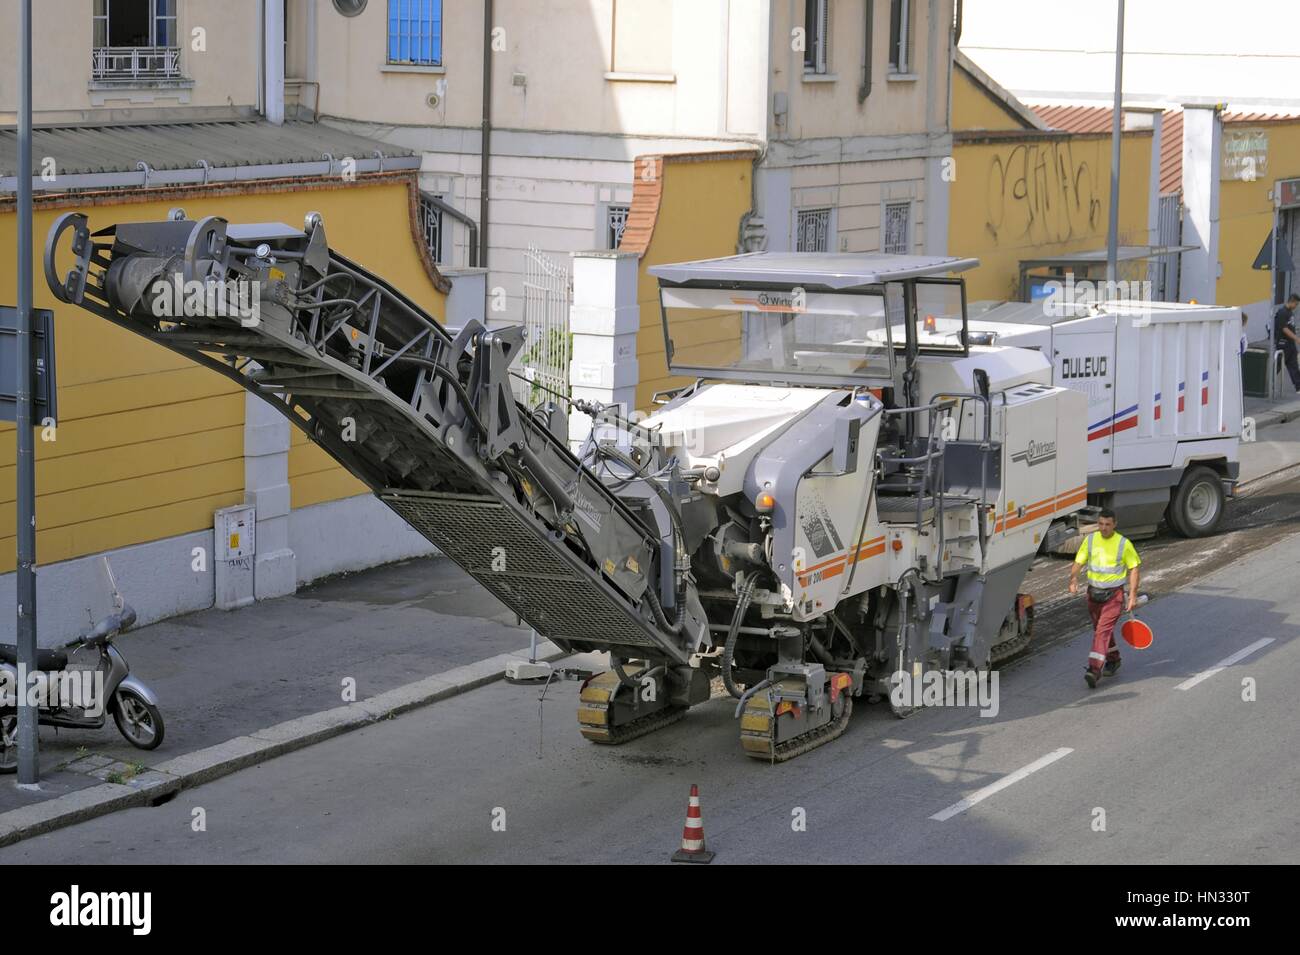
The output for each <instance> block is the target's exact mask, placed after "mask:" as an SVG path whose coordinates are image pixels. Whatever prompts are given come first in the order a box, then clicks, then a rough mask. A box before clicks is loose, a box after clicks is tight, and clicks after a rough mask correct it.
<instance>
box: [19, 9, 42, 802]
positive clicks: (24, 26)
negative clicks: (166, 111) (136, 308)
mask: <svg viewBox="0 0 1300 955" xmlns="http://www.w3.org/2000/svg"><path fill="white" fill-rule="evenodd" d="M18 10H19V19H18V340H17V343H16V344H17V346H18V348H17V350H18V385H17V388H16V392H17V393H16V395H15V397H16V398H17V405H18V407H17V409H16V415H15V418H16V423H17V425H18V427H17V441H18V456H17V462H16V463H17V465H18V466H17V469H16V470H17V499H18V501H17V507H18V515H17V518H18V519H17V527H16V530H17V538H18V568H17V570H18V573H17V601H16V603H17V605H18V606H17V611H18V621H17V633H18V672H19V674H20V676H22V675H25V676H27V677H30V676H31V675H32V674H34V673H35V672H36V571H35V566H34V565H35V563H36V467H35V453H36V452H35V447H34V443H35V437H34V435H33V434H32V0H20V3H19V5H18ZM17 693H18V785H19V786H35V785H36V784H37V781H38V779H39V776H40V767H39V762H38V759H37V755H38V754H37V745H38V734H37V720H38V717H39V711H38V709H37V708H36V707H34V706H28V705H27V703H28V700H27V683H26V680H24V679H20V680H19V685H18V687H17Z"/></svg>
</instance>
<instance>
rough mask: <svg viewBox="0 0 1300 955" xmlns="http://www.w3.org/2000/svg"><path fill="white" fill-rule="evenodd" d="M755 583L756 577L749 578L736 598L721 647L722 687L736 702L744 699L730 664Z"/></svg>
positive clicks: (756, 581)
mask: <svg viewBox="0 0 1300 955" xmlns="http://www.w3.org/2000/svg"><path fill="white" fill-rule="evenodd" d="M757 583H758V578H757V577H750V578H749V580H747V581H746V582H745V586H744V587H742V588H741V591H740V596H739V597H737V598H736V610H735V612H734V613H733V614H732V615H731V626H730V627H729V628H728V630H727V642H726V643H724V644H723V645H722V685H723V686H725V687H726V688H727V692H728V693H730V694H731V695H732V696H733V697H735V698H736V699H738V700H740V699H743V698H744V697H743V695H742V693H741V691H740V687H738V686H737V685H736V682H735V680H733V679H732V678H731V662H732V658H733V657H734V655H735V652H736V638H737V637H739V636H740V624H741V621H743V620H744V619H745V611H746V610H748V609H749V601H750V599H751V598H752V597H753V596H754V587H755V585H756V584H757Z"/></svg>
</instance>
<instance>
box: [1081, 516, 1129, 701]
mask: <svg viewBox="0 0 1300 955" xmlns="http://www.w3.org/2000/svg"><path fill="white" fill-rule="evenodd" d="M1140 563H1142V558H1140V557H1138V552H1137V548H1136V547H1134V546H1133V542H1132V541H1130V540H1129V539H1128V538H1126V537H1124V536H1123V535H1122V534H1116V533H1115V512H1114V511H1112V510H1111V509H1110V508H1108V507H1107V508H1102V511H1101V516H1100V517H1099V518H1098V520H1097V530H1096V531H1095V532H1094V533H1091V534H1088V535H1087V536H1086V537H1084V539H1083V543H1082V544H1080V545H1079V553H1077V554H1075V555H1074V563H1073V564H1072V565H1071V566H1070V593H1072V594H1077V593H1078V592H1079V568H1081V567H1085V568H1087V574H1088V614H1089V615H1090V616H1091V617H1092V651H1091V652H1090V653H1089V654H1088V672H1087V673H1086V674H1085V675H1084V679H1085V680H1087V681H1088V686H1089V687H1090V688H1091V687H1095V686H1096V685H1097V683H1098V681H1100V679H1101V678H1102V677H1103V676H1111V675H1113V674H1114V673H1115V671H1116V670H1118V669H1119V647H1118V646H1116V645H1115V624H1116V623H1117V622H1118V621H1119V615H1120V614H1121V613H1123V612H1124V610H1126V609H1127V610H1132V609H1133V608H1134V607H1136V606H1137V597H1138V565H1139V564H1140ZM1125 578H1127V580H1128V597H1127V600H1126V598H1125V596H1124V582H1125Z"/></svg>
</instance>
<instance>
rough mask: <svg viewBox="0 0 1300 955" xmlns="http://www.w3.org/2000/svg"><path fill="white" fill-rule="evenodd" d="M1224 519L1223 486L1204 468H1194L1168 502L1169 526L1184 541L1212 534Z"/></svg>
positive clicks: (1214, 475) (1185, 475) (1184, 476)
mask: <svg viewBox="0 0 1300 955" xmlns="http://www.w3.org/2000/svg"><path fill="white" fill-rule="evenodd" d="M1222 519H1223V484H1222V483H1221V482H1220V479H1219V475H1218V474H1216V473H1215V472H1214V471H1212V470H1210V469H1209V468H1207V467H1194V468H1192V469H1191V470H1189V471H1188V472H1187V473H1186V474H1184V475H1183V480H1182V482H1181V483H1179V485H1178V488H1177V489H1176V490H1175V491H1174V497H1173V500H1172V501H1170V502H1169V523H1170V524H1172V525H1173V528H1174V530H1176V531H1177V532H1178V533H1179V534H1180V535H1182V536H1183V537H1204V536H1205V535H1206V534H1212V533H1214V531H1215V530H1216V529H1217V528H1218V526H1219V522H1220V521H1221V520H1222Z"/></svg>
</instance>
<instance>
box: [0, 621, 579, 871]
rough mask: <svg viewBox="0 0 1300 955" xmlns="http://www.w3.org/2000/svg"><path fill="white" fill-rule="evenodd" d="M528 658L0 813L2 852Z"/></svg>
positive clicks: (549, 647) (481, 680) (428, 700)
mask: <svg viewBox="0 0 1300 955" xmlns="http://www.w3.org/2000/svg"><path fill="white" fill-rule="evenodd" d="M527 655H528V648H527V647H524V648H523V649H522V650H519V651H516V652H515V653H500V654H497V655H496V656H494V657H489V658H488V659H486V660H479V661H478V662H476V663H468V664H465V665H464V666H459V667H455V668H453V669H451V670H447V671H445V672H443V673H438V674H435V675H433V676H430V677H426V678H425V679H423V680H417V681H416V682H415V683H408V684H407V685H406V686H399V687H397V688H396V689H392V690H387V691H385V692H383V693H380V694H378V695H377V696H372V697H369V698H368V699H364V700H358V701H357V702H355V703H346V704H344V705H343V706H336V707H334V708H333V709H330V710H323V711H322V712H319V713H311V714H308V715H307V716H299V717H296V718H295V719H292V720H286V721H285V722H283V723H277V724H275V725H274V726H268V727H266V728H265V729H260V730H257V731H256V732H254V733H250V734H248V735H247V736H236V737H235V738H233V739H228V740H226V741H225V742H223V743H217V744H215V745H213V746H208V747H205V748H204V749H198V750H195V751H194V752H192V753H183V754H181V755H180V756H175V757H173V758H172V759H169V760H167V761H166V762H164V763H159V764H158V765H157V766H153V767H150V769H149V771H148V772H145V773H141V774H140V775H139V776H136V777H134V778H132V779H130V780H127V781H126V782H125V783H101V784H100V785H98V786H90V787H88V788H86V789H79V790H77V791H75V792H70V793H66V794H64V795H62V796H59V797H57V798H55V799H49V800H46V801H45V802H39V803H33V804H32V805H30V806H23V807H21V808H19V809H11V810H9V811H8V812H5V813H0V848H3V847H4V846H11V845H13V844H14V843H16V842H21V841H22V840H24V839H30V838H32V837H33V836H39V835H44V834H45V833H47V832H53V831H54V830H55V829H62V828H63V827H65V826H72V825H76V824H77V823H79V822H86V821H87V820H90V819H95V818H97V817H99V816H106V815H108V814H109V813H112V812H117V811H118V810H120V809H136V808H139V807H141V806H157V805H159V804H160V803H164V802H166V801H168V800H169V799H172V798H173V797H174V796H176V794H177V793H179V792H180V791H181V790H183V789H192V788H193V787H195V786H202V785H203V784H204V783H209V782H212V781H213V780H214V779H220V778H221V777H222V776H229V775H230V774H231V773H235V772H238V771H239V770H241V769H247V768H248V767H249V766H255V765H257V764H258V763H261V762H265V761H266V760H268V759H274V758H275V757H277V756H283V755H284V754H285V753H291V752H293V751H294V750H299V749H305V748H306V747H308V746H313V745H315V744H316V743H320V742H324V741H325V740H327V739H330V738H332V737H335V736H341V735H342V734H344V733H349V732H352V731H353V730H358V729H361V728H363V727H366V726H370V725H372V724H374V723H377V722H379V721H380V720H386V719H392V718H393V717H395V716H399V715H401V714H402V713H406V712H408V711H410V710H413V709H416V708H418V707H421V706H428V705H430V704H432V703H437V702H439V701H441V700H446V699H450V698H451V697H453V696H459V695H460V694H462V693H468V692H469V691H470V690H475V689H478V688H479V687H481V686H486V685H487V684H489V683H495V682H496V681H498V680H501V679H503V678H504V677H505V667H506V664H507V663H509V662H510V661H511V660H517V659H519V658H520V657H521V656H523V657H525V658H527ZM568 655H569V654H567V653H565V652H564V651H563V650H561V649H560V648H559V647H557V646H556V645H555V644H553V643H551V642H550V641H549V640H542V641H539V642H538V644H537V659H538V660H544V661H546V662H548V663H549V662H552V661H555V660H559V659H562V658H563V657H566V656H568Z"/></svg>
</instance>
